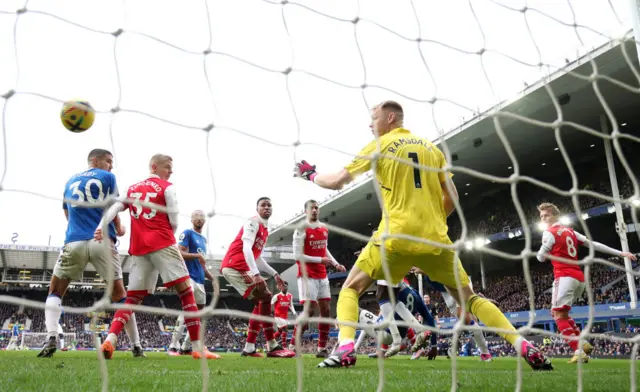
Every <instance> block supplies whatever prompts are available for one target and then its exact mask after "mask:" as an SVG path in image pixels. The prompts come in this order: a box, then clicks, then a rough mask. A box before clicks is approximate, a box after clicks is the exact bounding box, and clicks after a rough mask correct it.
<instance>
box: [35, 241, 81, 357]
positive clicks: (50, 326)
mask: <svg viewBox="0 0 640 392" xmlns="http://www.w3.org/2000/svg"><path fill="white" fill-rule="evenodd" d="M86 247H87V241H77V242H69V243H67V244H65V245H64V247H63V248H62V251H61V252H60V256H59V258H58V261H57V263H56V265H55V266H54V267H53V276H51V282H50V283H49V295H48V296H47V300H46V302H45V305H46V306H47V307H46V309H45V310H44V324H45V326H46V328H47V335H48V339H47V342H46V343H45V345H44V347H43V348H42V350H41V351H40V353H38V357H40V358H50V357H52V356H53V354H54V353H55V352H56V349H57V340H56V338H57V336H58V322H59V321H60V315H61V314H62V298H63V297H64V294H65V293H66V292H67V288H68V287H69V282H71V281H72V280H74V279H78V278H79V277H80V275H81V274H82V271H83V270H84V267H85V266H86V264H87V258H86Z"/></svg>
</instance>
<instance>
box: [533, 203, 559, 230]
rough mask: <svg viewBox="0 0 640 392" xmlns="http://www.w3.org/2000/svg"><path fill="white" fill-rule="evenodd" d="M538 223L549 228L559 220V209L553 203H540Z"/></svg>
mask: <svg viewBox="0 0 640 392" xmlns="http://www.w3.org/2000/svg"><path fill="white" fill-rule="evenodd" d="M538 212H540V221H541V222H542V223H544V224H545V225H547V226H551V225H552V224H554V223H556V222H557V221H558V220H559V219H560V209H559V208H558V207H557V206H556V205H555V204H553V203H542V204H540V205H539V206H538Z"/></svg>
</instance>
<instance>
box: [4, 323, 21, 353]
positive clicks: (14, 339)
mask: <svg viewBox="0 0 640 392" xmlns="http://www.w3.org/2000/svg"><path fill="white" fill-rule="evenodd" d="M19 337H20V324H18V323H14V324H13V327H11V337H10V338H9V344H8V345H7V351H9V350H17V349H18V338H19Z"/></svg>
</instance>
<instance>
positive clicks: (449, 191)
mask: <svg viewBox="0 0 640 392" xmlns="http://www.w3.org/2000/svg"><path fill="white" fill-rule="evenodd" d="M446 165H447V161H446V160H445V157H444V154H443V153H442V151H440V169H442V168H444V167H445V166H446ZM451 177H453V173H445V172H439V173H438V178H439V179H440V187H441V188H442V201H443V204H444V211H445V213H446V215H447V216H449V215H451V213H452V212H453V211H455V209H456V204H455V203H456V202H457V201H458V189H457V188H456V185H455V184H454V183H453V181H451Z"/></svg>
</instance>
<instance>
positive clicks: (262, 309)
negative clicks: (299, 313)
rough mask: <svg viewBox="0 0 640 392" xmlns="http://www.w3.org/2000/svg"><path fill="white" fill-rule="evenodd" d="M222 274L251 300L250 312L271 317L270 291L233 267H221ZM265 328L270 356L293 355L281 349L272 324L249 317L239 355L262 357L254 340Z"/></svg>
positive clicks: (241, 293) (243, 295) (284, 356)
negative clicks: (258, 286) (242, 348)
mask: <svg viewBox="0 0 640 392" xmlns="http://www.w3.org/2000/svg"><path fill="white" fill-rule="evenodd" d="M221 272H222V275H223V276H224V278H225V279H226V280H227V282H229V284H230V285H231V286H233V288H235V289H236V291H237V292H238V293H239V294H240V295H242V297H243V298H245V299H248V300H250V301H251V302H253V304H254V307H253V311H252V312H251V313H252V315H255V316H262V315H264V316H267V317H273V314H272V312H271V292H270V291H269V290H268V289H266V287H263V288H260V289H257V288H256V285H255V284H254V283H253V278H252V277H251V276H249V274H247V273H246V272H241V271H236V270H235V269H233V268H223V269H222V271H221ZM261 327H262V328H264V330H265V338H266V339H267V346H268V347H267V349H268V350H269V351H268V353H267V355H268V356H271V357H279V358H291V357H294V356H295V353H294V352H293V351H289V350H285V349H283V348H282V347H281V346H280V345H279V344H278V343H277V342H276V340H275V332H274V331H273V326H272V325H271V324H270V323H263V322H262V321H260V320H258V319H256V318H254V317H250V318H249V328H248V331H247V341H246V343H245V347H244V350H242V354H241V356H243V357H262V355H261V354H259V353H258V352H256V346H255V344H256V340H257V338H258V333H259V332H260V328H261Z"/></svg>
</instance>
